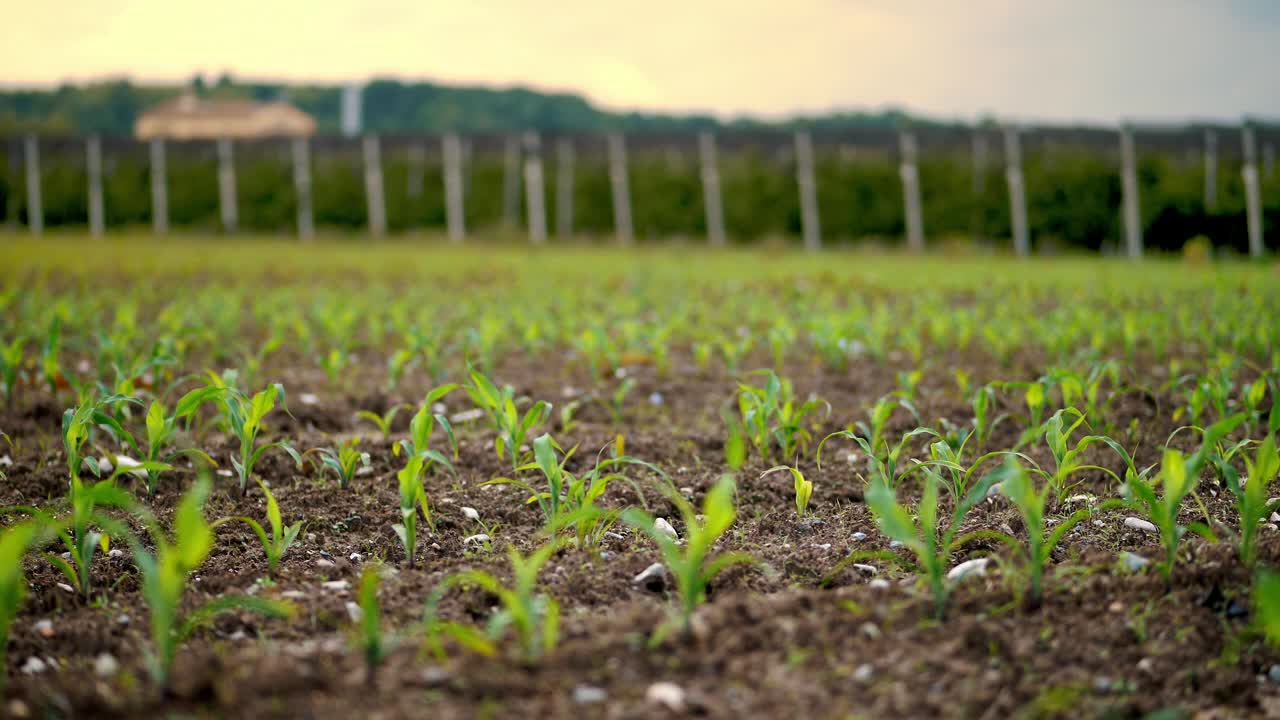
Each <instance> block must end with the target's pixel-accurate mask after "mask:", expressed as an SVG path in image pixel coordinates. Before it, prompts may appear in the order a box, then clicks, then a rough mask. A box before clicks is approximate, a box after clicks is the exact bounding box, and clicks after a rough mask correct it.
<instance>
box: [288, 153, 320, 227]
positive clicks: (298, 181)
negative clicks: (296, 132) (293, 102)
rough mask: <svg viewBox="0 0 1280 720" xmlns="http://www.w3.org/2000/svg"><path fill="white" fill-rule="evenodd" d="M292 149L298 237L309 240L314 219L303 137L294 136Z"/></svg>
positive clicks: (307, 157)
mask: <svg viewBox="0 0 1280 720" xmlns="http://www.w3.org/2000/svg"><path fill="white" fill-rule="evenodd" d="M291 144H292V146H293V147H292V150H293V191H294V193H295V194H296V195H295V197H296V199H297V201H298V208H297V210H298V237H299V238H300V239H301V240H302V241H304V242H309V241H310V240H311V239H312V238H314V237H315V234H316V228H315V219H314V216H313V214H312V210H311V152H310V148H309V147H308V144H309V143H308V142H307V139H306V138H305V137H301V136H299V137H295V138H293V141H292V143H291Z"/></svg>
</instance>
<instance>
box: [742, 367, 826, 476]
mask: <svg viewBox="0 0 1280 720" xmlns="http://www.w3.org/2000/svg"><path fill="white" fill-rule="evenodd" d="M758 374H762V375H764V377H765V381H764V385H763V386H762V387H755V386H753V385H748V384H747V383H738V414H739V420H740V422H741V428H742V431H743V433H744V434H745V436H746V438H747V439H748V440H750V441H751V444H752V445H753V446H754V447H755V449H756V451H757V452H758V453H760V457H761V458H762V459H764V460H769V459H770V458H772V457H773V449H774V448H775V447H776V448H777V450H778V452H779V454H781V456H782V457H783V458H790V457H793V456H794V455H795V454H796V453H797V452H803V451H804V449H805V448H806V447H808V445H809V441H810V439H811V437H812V436H811V435H810V432H809V428H808V426H807V425H806V423H805V419H806V418H807V417H809V416H810V415H812V414H815V413H816V412H817V411H818V409H819V408H822V407H826V410H827V414H828V415H830V414H831V406H830V405H829V404H827V402H826V401H825V400H822V399H820V398H812V399H810V400H807V401H805V402H803V403H797V402H796V401H795V398H794V393H793V391H792V389H791V381H790V380H786V379H783V378H779V377H778V375H777V373H775V372H774V371H772V370H762V371H759V373H758Z"/></svg>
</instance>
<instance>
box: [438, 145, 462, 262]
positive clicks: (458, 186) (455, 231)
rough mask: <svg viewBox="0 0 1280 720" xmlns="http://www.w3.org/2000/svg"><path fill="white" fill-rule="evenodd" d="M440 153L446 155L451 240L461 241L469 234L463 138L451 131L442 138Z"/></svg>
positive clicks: (446, 211) (446, 210)
mask: <svg viewBox="0 0 1280 720" xmlns="http://www.w3.org/2000/svg"><path fill="white" fill-rule="evenodd" d="M440 154H441V155H443V156H444V214H445V223H446V224H447V225H448V227H449V240H450V241H451V242H455V243H460V242H462V239H463V238H464V237H466V235H467V220H466V215H465V214H464V209H463V208H464V206H463V188H462V140H460V139H459V138H458V136H457V135H455V134H453V133H449V134H447V135H445V136H444V137H442V138H440Z"/></svg>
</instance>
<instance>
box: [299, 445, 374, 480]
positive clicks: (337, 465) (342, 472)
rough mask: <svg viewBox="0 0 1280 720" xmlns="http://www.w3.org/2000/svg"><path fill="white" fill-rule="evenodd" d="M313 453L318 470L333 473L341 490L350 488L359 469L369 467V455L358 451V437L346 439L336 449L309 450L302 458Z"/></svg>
mask: <svg viewBox="0 0 1280 720" xmlns="http://www.w3.org/2000/svg"><path fill="white" fill-rule="evenodd" d="M313 453H314V454H315V455H317V456H318V457H319V458H320V468H322V469H326V470H332V471H333V474H334V475H335V476H337V478H338V487H340V488H342V489H343V490H346V489H347V488H349V487H351V481H352V480H353V479H354V478H355V476H356V473H357V472H358V471H359V470H360V468H367V467H371V466H370V465H369V453H367V452H362V451H361V450H360V438H358V437H351V438H347V440H346V441H345V442H343V443H342V444H340V445H338V446H337V447H327V448H311V449H310V450H308V451H306V452H305V453H303V456H304V457H305V456H307V455H311V454H313Z"/></svg>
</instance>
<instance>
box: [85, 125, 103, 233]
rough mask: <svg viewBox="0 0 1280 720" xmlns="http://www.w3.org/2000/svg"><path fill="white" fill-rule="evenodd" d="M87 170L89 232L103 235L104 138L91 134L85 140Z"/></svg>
mask: <svg viewBox="0 0 1280 720" xmlns="http://www.w3.org/2000/svg"><path fill="white" fill-rule="evenodd" d="M85 171H86V172H87V173H88V175H89V234H90V235H92V236H93V237H102V233H103V230H104V229H105V227H106V220H105V217H104V213H103V207H102V138H101V137H99V136H97V135H91V136H90V137H89V139H88V140H87V141H86V142H85Z"/></svg>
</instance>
